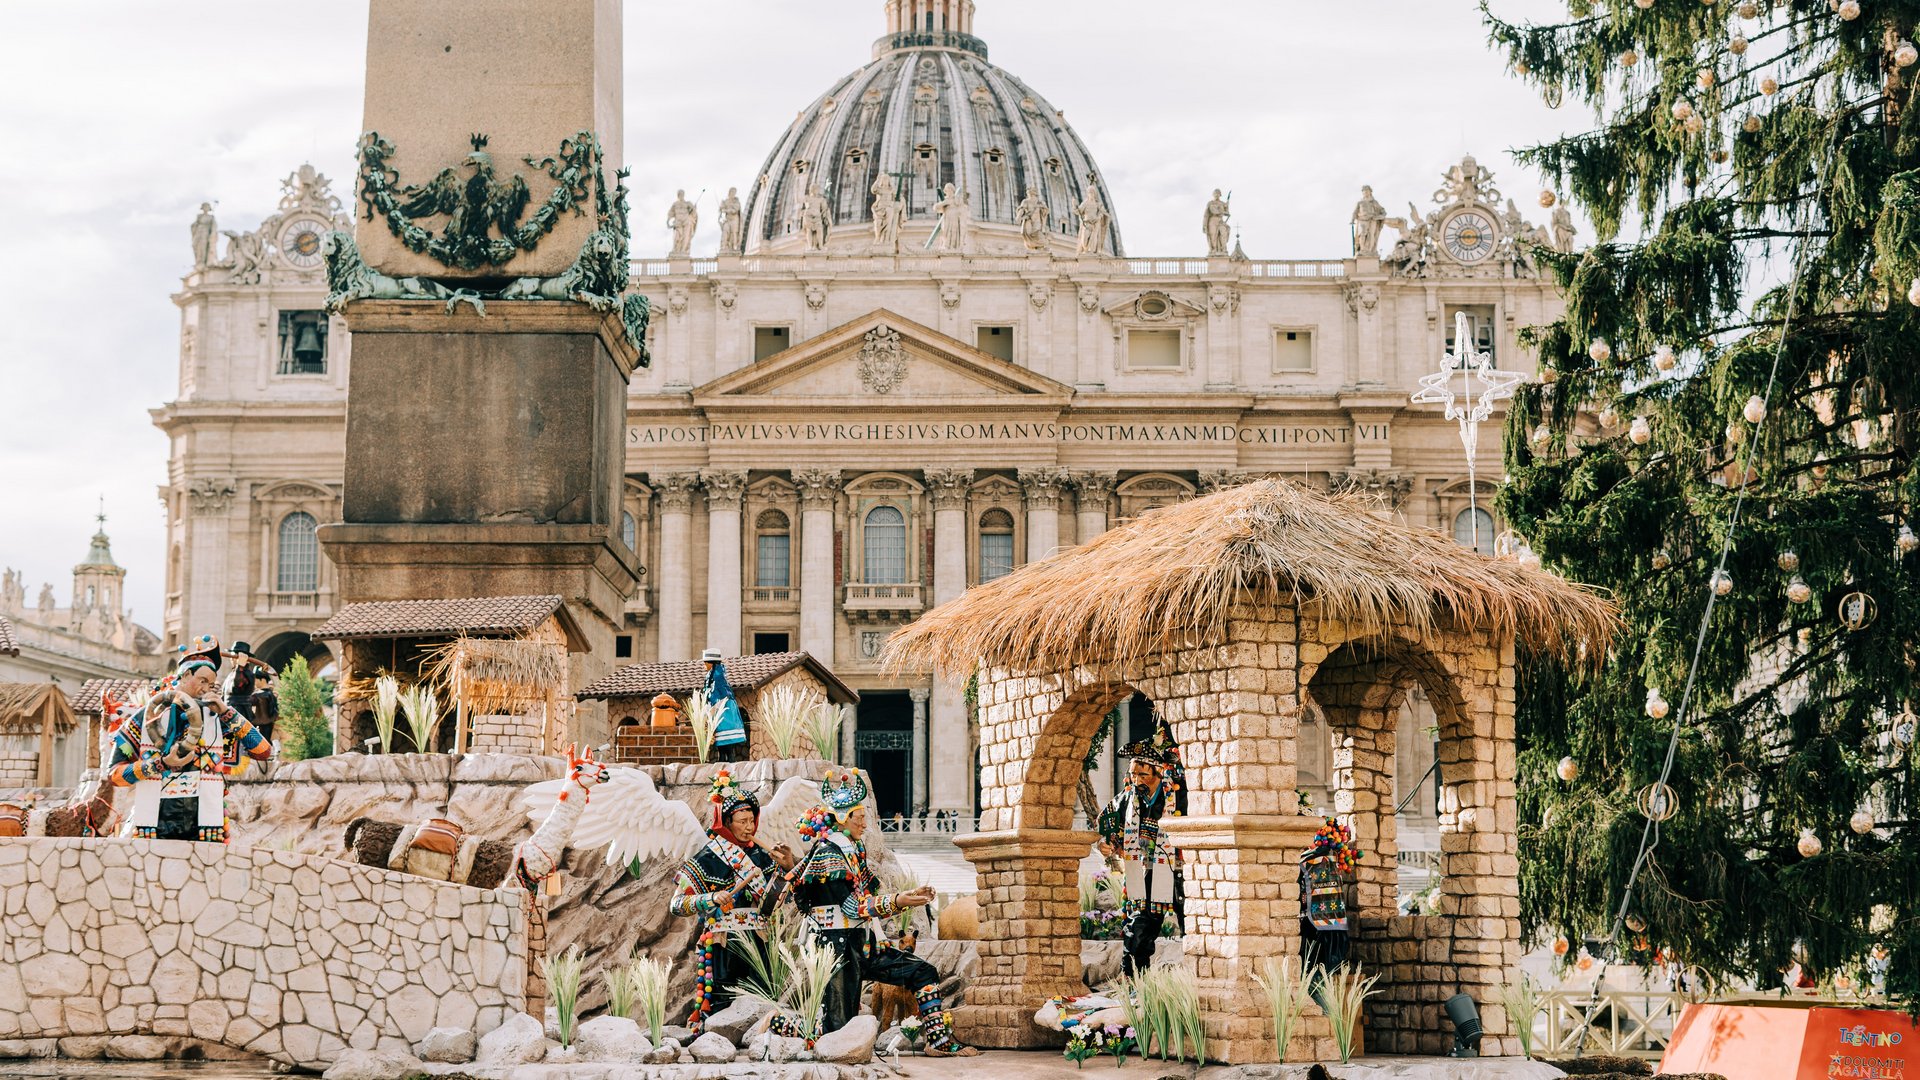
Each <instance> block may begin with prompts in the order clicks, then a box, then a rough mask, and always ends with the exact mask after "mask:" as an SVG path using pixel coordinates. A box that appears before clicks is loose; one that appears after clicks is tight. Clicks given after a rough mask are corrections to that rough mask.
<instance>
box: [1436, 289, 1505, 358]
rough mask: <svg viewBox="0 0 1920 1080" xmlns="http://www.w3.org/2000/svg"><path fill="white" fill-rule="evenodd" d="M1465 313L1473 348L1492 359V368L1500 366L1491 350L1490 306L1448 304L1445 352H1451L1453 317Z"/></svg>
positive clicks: (1491, 321)
mask: <svg viewBox="0 0 1920 1080" xmlns="http://www.w3.org/2000/svg"><path fill="white" fill-rule="evenodd" d="M1462 311H1464V312H1466V314H1467V325H1469V326H1471V327H1472V328H1473V347H1474V348H1476V349H1478V350H1479V351H1481V352H1483V353H1486V354H1487V355H1488V356H1491V357H1493V358H1494V359H1493V366H1495V367H1499V366H1500V358H1499V356H1498V355H1497V354H1495V352H1494V350H1493V305H1492V304H1448V305H1447V307H1446V312H1447V325H1446V331H1447V351H1448V352H1452V351H1453V334H1454V328H1455V319H1454V315H1455V314H1456V313H1458V312H1462Z"/></svg>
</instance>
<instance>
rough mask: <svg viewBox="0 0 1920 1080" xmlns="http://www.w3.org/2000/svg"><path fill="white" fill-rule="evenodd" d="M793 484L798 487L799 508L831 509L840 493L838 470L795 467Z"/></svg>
mask: <svg viewBox="0 0 1920 1080" xmlns="http://www.w3.org/2000/svg"><path fill="white" fill-rule="evenodd" d="M793 486H794V487H797V488H799V489H800V509H802V510H831V509H833V501H834V499H835V498H836V497H837V496H838V495H839V494H840V470H839V469H795V470H793Z"/></svg>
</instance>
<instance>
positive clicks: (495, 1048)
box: [474, 1013, 547, 1065]
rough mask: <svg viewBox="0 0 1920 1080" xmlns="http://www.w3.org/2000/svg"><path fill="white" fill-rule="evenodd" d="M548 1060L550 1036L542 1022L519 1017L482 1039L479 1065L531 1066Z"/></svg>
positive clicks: (509, 1020)
mask: <svg viewBox="0 0 1920 1080" xmlns="http://www.w3.org/2000/svg"><path fill="white" fill-rule="evenodd" d="M546 1056H547V1034H546V1032H545V1031H542V1030H541V1026H540V1021H538V1020H535V1019H534V1018H533V1017H531V1016H528V1015H527V1014H526V1013H515V1014H514V1015H512V1016H510V1017H508V1018H507V1022H506V1023H504V1024H501V1025H500V1026H499V1027H497V1028H494V1029H493V1030H492V1031H489V1032H487V1033H486V1034H485V1035H483V1036H481V1038H480V1051H479V1053H478V1054H477V1055H476V1056H475V1057H474V1063H475V1064H477V1065H531V1064H533V1063H534V1062H536V1061H539V1060H540V1059H542V1058H544V1057H546Z"/></svg>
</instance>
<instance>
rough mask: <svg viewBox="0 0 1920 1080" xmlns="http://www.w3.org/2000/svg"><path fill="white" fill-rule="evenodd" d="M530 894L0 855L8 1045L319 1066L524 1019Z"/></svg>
mask: <svg viewBox="0 0 1920 1080" xmlns="http://www.w3.org/2000/svg"><path fill="white" fill-rule="evenodd" d="M522 899H523V897H522V894H521V893H520V892H519V891H518V890H508V889H503V890H485V889H474V888H468V887H465V886H458V885H448V884H445V883H440V882H432V881H427V880H425V879H422V878H417V877H411V876H409V875H406V874H400V873H396V872H393V871H389V870H381V869H376V868H374V867H368V866H359V865H354V864H349V863H344V862H339V861H336V860H333V859H326V858H316V857H314V856H309V855H300V854H296V853H294V852H291V851H273V850H267V849H263V848H237V847H228V846H226V845H221V844H193V843H188V842H186V841H180V840H154V841H147V840H117V839H84V840H83V839H35V840H16V841H11V842H9V843H7V844H4V845H0V911H4V912H5V914H4V916H0V927H4V930H5V935H4V939H0V1038H5V1039H39V1038H53V1037H62V1036H68V1035H78V1036H85V1035H120V1034H151V1035H167V1036H192V1037H196V1038H201V1039H206V1040H208V1041H212V1042H219V1043H223V1044H225V1045H228V1046H233V1047H238V1048H241V1049H245V1050H249V1051H252V1052H254V1053H257V1054H261V1055H264V1056H266V1057H271V1058H273V1059H274V1060H276V1061H281V1062H285V1063H287V1064H289V1065H296V1066H300V1067H303V1068H308V1069H315V1070H319V1069H324V1068H326V1067H327V1065H328V1063H330V1062H331V1061H332V1060H333V1059H334V1057H335V1056H337V1055H338V1054H339V1053H340V1052H341V1051H342V1050H344V1049H345V1048H347V1047H349V1046H351V1047H355V1048H360V1049H378V1050H396V1051H403V1052H404V1051H410V1049H411V1048H412V1046H413V1044H414V1043H417V1042H418V1041H419V1040H420V1039H421V1038H422V1037H424V1036H425V1035H426V1033H427V1031H428V1029H430V1028H433V1027H435V1026H443V1027H459V1028H462V1029H465V1030H470V1031H471V1030H479V1031H483V1032H484V1031H488V1030H491V1029H492V1028H494V1027H497V1026H499V1024H500V1023H502V1022H503V1021H504V1020H505V1019H506V1018H507V1017H508V1016H510V1015H512V1014H513V1013H515V1012H518V1011H520V1010H521V1009H522V1007H523V1006H524V1004H525V1002H524V1000H523V999H522V996H521V983H520V980H519V979H518V978H510V977H508V976H509V975H512V974H517V973H518V972H520V971H522V970H524V965H525V962H526V960H525V956H526V954H525V949H526V924H525V915H524V914H523V912H522V908H521V903H522Z"/></svg>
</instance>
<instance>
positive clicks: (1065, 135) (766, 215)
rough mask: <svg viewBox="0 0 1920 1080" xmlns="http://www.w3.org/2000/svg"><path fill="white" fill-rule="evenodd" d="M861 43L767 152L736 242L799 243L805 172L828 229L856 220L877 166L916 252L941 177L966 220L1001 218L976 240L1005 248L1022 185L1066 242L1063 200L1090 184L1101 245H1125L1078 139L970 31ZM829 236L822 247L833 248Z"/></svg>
mask: <svg viewBox="0 0 1920 1080" xmlns="http://www.w3.org/2000/svg"><path fill="white" fill-rule="evenodd" d="M968 14H969V15H970V14H971V12H970V11H969V12H968ZM969 25H970V20H969ZM874 52H875V54H876V55H875V58H874V60H873V62H872V63H869V64H868V65H866V66H865V67H863V68H861V69H859V70H858V71H855V72H854V73H853V74H851V75H848V76H847V77H845V78H843V79H841V80H840V81H838V82H836V83H834V84H833V86H832V87H830V88H829V89H828V90H827V92H826V93H824V94H822V95H820V97H819V98H817V99H815V100H814V102H813V103H812V104H811V105H809V106H807V107H806V108H805V109H803V110H802V111H801V112H800V115H799V116H798V117H797V118H796V119H795V120H794V122H793V125H792V126H791V127H789V128H788V129H787V132H786V134H785V135H783V136H781V138H780V141H779V143H778V144H777V145H776V146H775V147H774V149H773V152H772V153H771V154H770V155H768V157H767V160H766V164H765V165H764V166H763V167H762V168H761V171H760V176H759V177H758V179H756V180H755V182H754V185H753V191H752V193H751V194H750V195H749V196H748V201H747V208H746V219H747V233H746V248H747V251H748V252H750V253H751V252H761V251H785V250H790V249H798V248H800V247H801V246H802V245H803V239H802V237H801V236H800V235H799V233H798V231H797V228H796V226H795V225H794V217H795V211H796V209H797V207H798V205H799V203H800V200H801V198H802V196H804V195H805V193H806V189H807V184H808V183H809V182H813V183H815V184H817V185H818V186H819V188H820V191H821V193H822V194H824V195H825V196H826V197H827V201H828V203H829V205H830V206H831V207H832V212H833V226H834V227H835V228H836V229H843V227H845V226H848V225H854V224H866V223H868V222H869V221H870V220H871V214H870V212H869V208H870V206H871V204H872V201H873V195H872V193H871V189H872V186H873V183H874V181H875V180H876V179H878V178H879V176H880V175H881V174H882V173H890V174H892V175H893V176H894V178H895V181H896V183H897V184H898V186H899V187H900V189H901V191H900V197H901V198H903V199H904V200H905V201H906V204H907V225H908V230H909V231H910V232H911V231H912V230H913V229H914V228H915V227H918V229H919V230H920V231H919V232H918V234H917V236H915V237H914V238H913V239H912V240H911V242H910V243H909V244H906V245H903V248H904V249H910V250H918V249H919V247H920V245H921V243H922V242H923V241H924V240H925V239H926V230H928V229H930V228H931V227H932V226H933V223H934V215H933V214H932V212H931V208H932V206H933V204H934V203H936V202H938V201H939V200H940V191H941V187H942V185H945V184H948V183H952V184H954V185H955V186H956V187H957V188H959V189H960V190H962V191H965V192H967V193H968V195H969V196H970V197H971V203H972V208H973V220H974V222H975V223H976V224H982V225H988V226H995V225H998V226H1006V230H1005V231H1004V232H1003V231H1001V230H997V229H995V230H990V231H991V232H992V233H994V238H993V239H988V238H986V237H984V236H983V237H982V238H981V239H980V240H979V241H976V242H975V243H974V244H973V246H974V248H975V249H976V250H981V249H984V250H992V249H994V248H1002V249H1006V250H1012V249H1014V248H1017V247H1018V239H1017V234H1016V233H1015V229H1016V222H1015V217H1014V208H1015V206H1016V205H1017V204H1018V203H1019V202H1020V200H1021V199H1022V198H1023V197H1024V196H1025V195H1026V193H1027V191H1028V190H1029V189H1035V190H1038V191H1039V192H1040V194H1041V197H1042V198H1043V199H1044V200H1045V201H1046V204H1047V209H1048V211H1049V215H1048V229H1049V231H1050V233H1051V234H1052V237H1053V246H1054V248H1055V249H1056V250H1059V251H1072V250H1073V248H1074V245H1075V243H1076V241H1077V239H1078V235H1079V227H1080V223H1079V218H1078V217H1076V216H1075V214H1074V207H1076V206H1077V205H1079V203H1080V201H1081V199H1082V198H1083V197H1084V196H1085V194H1086V189H1087V186H1088V185H1089V183H1091V184H1092V185H1094V186H1095V188H1096V189H1097V190H1098V191H1099V193H1100V199H1101V201H1102V203H1104V204H1105V206H1106V209H1107V220H1108V230H1109V237H1108V244H1107V250H1108V251H1110V252H1111V253H1113V254H1116V255H1118V254H1123V253H1124V249H1123V248H1122V247H1121V244H1120V227H1119V224H1118V222H1117V220H1116V217H1115V215H1114V213H1113V200H1112V198H1111V197H1110V196H1109V193H1108V192H1107V189H1106V186H1105V184H1104V181H1103V180H1102V179H1101V173H1100V171H1099V168H1098V167H1097V166H1096V165H1095V164H1094V162H1093V156H1092V155H1091V154H1089V153H1087V148H1086V144H1084V143H1082V142H1081V141H1080V137H1079V136H1078V135H1076V134H1074V131H1073V129H1072V128H1071V127H1069V126H1068V125H1067V121H1066V118H1065V117H1064V116H1063V115H1062V114H1061V113H1060V111H1059V110H1058V109H1055V108H1054V107H1053V106H1052V105H1051V104H1050V103H1048V101H1047V99H1046V98H1044V97H1041V96H1040V94H1039V93H1038V92H1036V91H1035V90H1034V89H1033V88H1032V87H1030V86H1028V85H1027V84H1026V83H1025V82H1023V81H1022V80H1021V79H1019V78H1018V77H1016V76H1014V75H1012V74H1010V73H1008V72H1006V71H1004V70H1002V69H1000V68H997V67H995V66H994V65H992V64H991V63H988V62H987V49H986V45H985V44H984V43H982V42H981V41H980V39H979V38H976V37H974V36H973V35H972V34H970V33H962V32H959V31H956V30H939V29H935V30H931V31H925V32H911V31H910V32H897V33H892V34H889V35H888V36H886V37H883V38H881V39H880V40H879V41H878V42H876V43H875V46H874ZM862 234H863V235H864V230H862ZM1009 237H1011V238H1012V243H1011V244H1009V243H1008V240H1007V238H1009ZM835 239H836V238H834V237H832V236H830V238H829V241H828V243H829V246H830V247H837V246H840V245H839V244H837V243H835Z"/></svg>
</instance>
